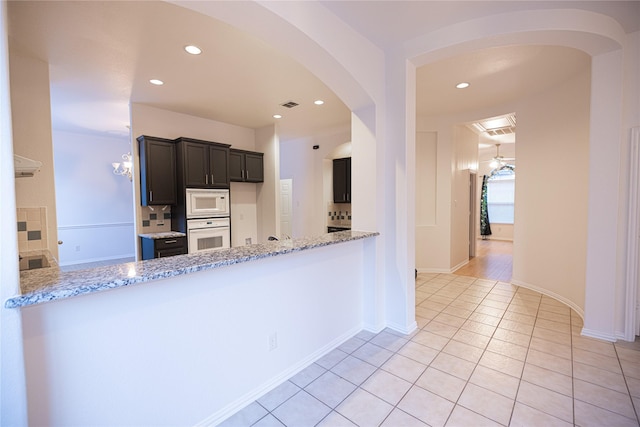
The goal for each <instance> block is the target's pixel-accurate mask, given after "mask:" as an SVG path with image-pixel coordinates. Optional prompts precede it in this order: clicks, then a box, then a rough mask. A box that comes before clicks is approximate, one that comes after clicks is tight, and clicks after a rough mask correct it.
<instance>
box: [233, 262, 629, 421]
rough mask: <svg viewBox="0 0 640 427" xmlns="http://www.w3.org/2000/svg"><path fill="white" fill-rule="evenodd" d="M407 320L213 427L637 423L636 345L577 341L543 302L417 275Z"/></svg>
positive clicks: (357, 341) (486, 284) (558, 307)
mask: <svg viewBox="0 0 640 427" xmlns="http://www.w3.org/2000/svg"><path fill="white" fill-rule="evenodd" d="M416 316H417V322H418V330H417V331H415V332H414V333H413V334H411V335H409V336H407V335H402V334H400V333H398V332H395V331H393V330H390V329H387V330H384V331H382V332H380V333H378V334H374V333H370V332H367V331H362V332H360V333H359V334H358V335H356V336H355V337H353V338H351V339H350V340H348V341H347V342H345V343H344V344H343V345H341V346H340V347H338V348H336V349H334V350H333V351H331V352H330V353H328V354H327V355H325V356H324V357H322V358H321V359H319V360H318V361H316V363H313V364H312V365H311V366H309V367H307V368H306V369H304V370H303V371H302V372H300V373H298V374H297V375H295V376H294V377H292V378H291V379H290V380H289V381H287V382H285V383H284V384H282V385H280V386H279V387H277V388H276V389H274V390H273V391H271V392H269V393H268V394H266V395H265V396H263V397H262V398H260V399H258V400H257V401H256V402H253V403H252V404H250V405H249V406H247V407H246V408H245V409H243V410H241V411H240V412H238V413H237V414H235V415H233V416H232V417H230V418H229V419H227V420H226V421H225V422H223V423H222V426H224V427H236V426H289V427H293V426H305V427H306V426H326V427H334V426H336V427H337V426H392V427H411V426H425V425H429V426H445V425H446V426H464V427H469V426H473V427H475V426H500V425H503V426H571V425H577V426H607V427H609V426H638V425H640V424H639V421H638V415H639V412H640V341H637V340H636V342H635V343H628V342H619V343H616V344H612V343H608V342H604V341H600V340H595V339H590V338H586V337H582V336H581V335H580V330H581V327H582V319H581V318H580V317H579V316H578V315H577V314H576V313H575V312H574V311H573V310H571V309H570V308H569V307H567V306H566V305H564V304H562V303H560V302H558V301H556V300H554V299H552V298H549V297H547V296H543V295H541V294H539V293H537V292H533V291H531V290H527V289H525V288H520V287H517V286H515V285H511V284H508V283H503V282H496V281H492V280H486V279H476V278H473V277H465V276H457V275H452V274H420V275H419V276H418V278H417V280H416Z"/></svg>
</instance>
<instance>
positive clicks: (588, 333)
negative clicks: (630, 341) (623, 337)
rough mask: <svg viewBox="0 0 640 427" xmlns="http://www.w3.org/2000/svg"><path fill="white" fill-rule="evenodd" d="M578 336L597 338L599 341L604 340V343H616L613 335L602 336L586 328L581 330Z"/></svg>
mask: <svg viewBox="0 0 640 427" xmlns="http://www.w3.org/2000/svg"><path fill="white" fill-rule="evenodd" d="M580 335H582V336H585V337H589V338H597V339H599V340H604V341H609V342H616V341H617V338H616V336H615V335H611V334H603V333H601V332H598V331H594V330H591V329H587V328H582V331H580Z"/></svg>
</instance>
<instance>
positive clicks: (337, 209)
mask: <svg viewBox="0 0 640 427" xmlns="http://www.w3.org/2000/svg"><path fill="white" fill-rule="evenodd" d="M327 213H328V214H329V215H328V219H327V225H329V226H332V227H351V204H350V203H332V202H330V203H328V204H327Z"/></svg>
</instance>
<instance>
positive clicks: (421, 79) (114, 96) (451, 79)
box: [8, 0, 640, 139]
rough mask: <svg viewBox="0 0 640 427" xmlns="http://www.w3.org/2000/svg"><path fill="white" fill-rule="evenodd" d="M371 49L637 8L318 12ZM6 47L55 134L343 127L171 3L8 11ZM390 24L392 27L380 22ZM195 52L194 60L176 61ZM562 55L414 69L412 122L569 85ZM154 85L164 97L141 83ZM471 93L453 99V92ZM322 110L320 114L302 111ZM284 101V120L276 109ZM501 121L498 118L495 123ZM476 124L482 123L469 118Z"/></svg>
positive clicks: (331, 4) (270, 56)
mask: <svg viewBox="0 0 640 427" xmlns="http://www.w3.org/2000/svg"><path fill="white" fill-rule="evenodd" d="M322 4H323V5H324V6H325V7H327V8H328V9H330V10H331V11H333V12H334V13H336V14H338V15H339V16H340V17H341V18H342V19H343V20H344V21H345V22H347V23H348V24H349V25H351V26H352V27H353V28H355V29H356V30H358V31H360V32H362V33H363V34H364V35H365V36H366V37H368V38H369V39H370V40H372V41H374V42H375V43H377V44H378V45H379V46H381V47H389V46H393V45H394V44H397V43H400V42H402V41H404V40H407V39H411V38H414V37H416V36H418V35H420V34H424V33H425V32H428V31H431V30H433V29H436V28H438V27H443V26H446V25H450V24H451V23H454V22H459V21H463V20H466V19H470V18H473V17H478V16H483V15H487V14H493V13H503V12H505V11H510V10H522V9H530V8H538V7H566V6H567V5H571V6H572V7H580V8H587V9H590V10H596V11H597V10H602V9H603V8H607V10H608V11H609V12H610V14H612V15H614V17H616V19H619V21H620V22H621V23H622V25H623V26H624V27H625V30H626V31H627V32H630V31H635V30H638V29H639V27H640V7H637V6H638V5H640V2H637V1H632V2H611V1H604V2H600V1H587V2H571V1H570V2H535V1H534V2H532V1H497V2H484V1H471V2H458V1H445V2H434V1H409V2H399V1H374V2H370V1H323V2H322ZM8 10H9V32H10V43H11V44H10V48H15V47H16V46H19V48H20V49H22V50H25V51H26V52H28V53H30V54H33V55H35V56H36V57H38V58H41V59H42V60H43V61H46V62H48V63H49V64H50V77H51V81H52V83H51V96H52V115H53V121H54V126H56V127H58V128H61V129H67V130H83V131H98V132H108V133H115V134H126V133H127V131H126V125H128V122H129V113H128V104H129V101H131V102H138V103H144V104H148V105H152V106H156V107H159V108H164V109H168V110H172V111H177V112H182V113H186V114H191V115H194V116H199V117H204V118H210V119H213V120H218V121H222V122H226V123H231V124H236V125H240V126H246V127H250V128H260V127H263V126H266V125H269V124H271V123H273V122H274V120H275V119H273V118H272V115H273V114H274V113H281V114H283V116H284V118H283V119H280V121H279V127H280V135H281V139H289V138H294V137H299V136H304V135H308V134H310V133H313V132H317V131H319V130H323V129H324V130H326V129H332V128H340V127H344V126H348V124H349V121H350V112H349V111H348V109H347V108H346V106H345V105H344V104H343V103H342V102H341V101H340V99H338V98H337V96H336V95H335V94H334V93H333V92H331V91H330V90H329V89H328V88H327V87H326V86H325V85H324V84H323V83H322V82H320V81H319V80H318V79H317V78H315V76H314V75H313V74H311V73H310V72H309V71H308V70H306V69H305V68H304V67H302V66H301V65H300V64H298V63H297V62H296V61H293V60H292V59H291V58H289V57H287V56H285V55H283V54H282V53H281V52H279V51H278V50H277V49H276V48H274V47H272V46H269V45H267V44H265V43H263V42H262V41H260V40H257V39H255V38H253V37H251V36H249V35H247V34H246V33H243V32H240V31H238V30H236V29H235V28H233V27H231V26H229V25H227V24H224V23H222V22H220V21H216V20H214V19H212V18H210V17H206V16H204V15H201V14H198V13H195V12H193V11H190V10H188V9H185V8H182V7H179V6H177V5H174V4H170V3H165V2H156V1H145V2H128V1H105V2H102V1H87V2H69V1H61V2H54V1H45V2H32V1H24V0H23V1H9V2H8ZM389 16H393V17H394V19H389ZM187 44H196V45H198V46H200V47H201V48H202V49H203V51H204V52H203V54H202V55H199V56H191V55H188V54H186V53H185V52H184V51H183V49H182V48H183V47H184V46H185V45H187ZM588 63H589V58H588V56H587V55H585V54H583V53H581V52H578V51H573V50H571V49H562V48H553V47H541V46H528V47H522V46H510V47H505V48H496V49H489V50H484V51H480V52H474V53H471V54H468V55H464V56H459V57H456V58H451V59H447V60H443V61H440V62H437V63H434V64H430V65H427V66H424V67H422V68H420V69H419V70H418V76H417V78H418V79H417V88H418V94H417V102H418V104H417V109H418V114H420V115H431V114H442V113H455V112H460V111H465V110H474V109H477V108H483V107H486V106H488V105H491V104H496V103H499V102H500V103H502V102H508V101H510V100H513V99H517V98H518V97H521V96H523V95H525V94H528V93H532V92H534V91H538V90H541V89H543V88H544V87H547V86H549V85H552V84H555V83H556V82H559V81H562V80H564V79H567V78H570V76H571V75H573V74H574V73H576V72H577V71H578V70H579V69H581V68H583V67H585V66H588ZM150 78H159V79H161V80H164V81H165V85H163V86H159V87H158V86H153V85H151V84H149V83H148V80H149V79H150ZM459 80H467V81H470V82H471V87H470V88H469V89H465V90H463V91H461V90H458V89H455V88H454V87H453V85H454V84H455V83H457V82H458V81H459ZM316 99H323V100H324V101H325V104H324V105H323V106H320V107H318V106H315V105H313V101H314V100H316ZM287 101H295V102H297V103H299V104H300V105H299V106H298V107H295V108H293V109H291V110H288V109H286V108H284V107H281V106H280V104H282V103H284V102H287ZM505 113H507V112H505ZM480 118H483V117H479V119H480Z"/></svg>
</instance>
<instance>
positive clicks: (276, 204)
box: [256, 126, 280, 242]
mask: <svg viewBox="0 0 640 427" xmlns="http://www.w3.org/2000/svg"><path fill="white" fill-rule="evenodd" d="M256 150H257V151H259V152H261V153H264V156H263V161H264V182H263V183H261V184H258V187H257V195H256V203H257V210H258V221H257V227H258V242H266V241H267V240H268V238H269V236H271V235H274V236H280V140H279V139H278V132H277V128H276V127H275V126H265V127H263V128H260V129H257V130H256Z"/></svg>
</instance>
